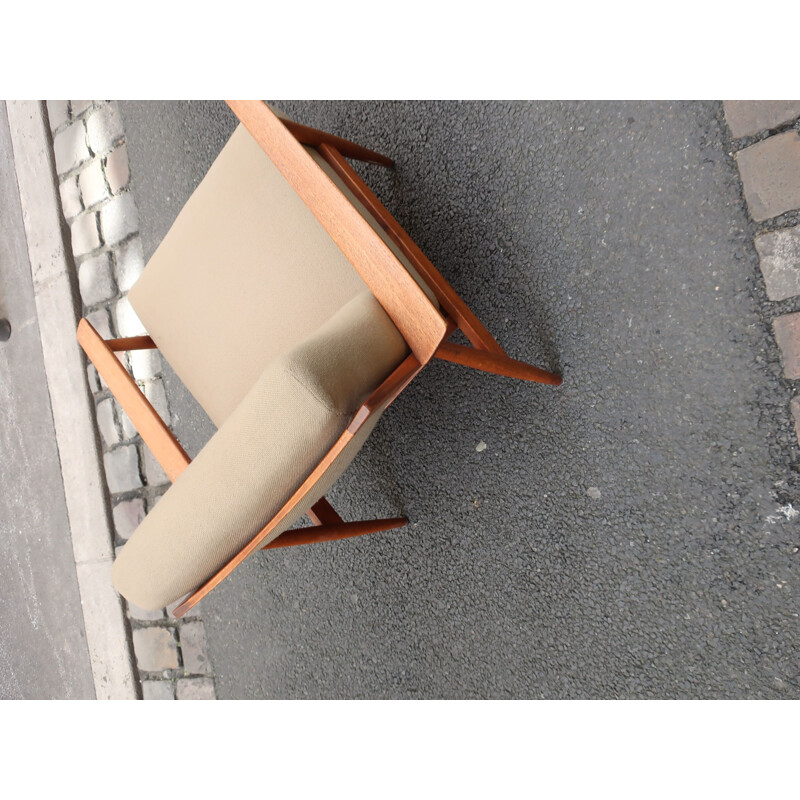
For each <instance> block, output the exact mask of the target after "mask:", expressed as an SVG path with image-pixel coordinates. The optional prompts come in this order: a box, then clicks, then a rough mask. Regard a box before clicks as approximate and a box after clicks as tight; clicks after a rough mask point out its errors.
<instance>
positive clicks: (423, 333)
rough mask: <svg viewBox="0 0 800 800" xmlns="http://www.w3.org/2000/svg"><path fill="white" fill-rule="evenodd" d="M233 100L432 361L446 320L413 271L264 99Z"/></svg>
mask: <svg viewBox="0 0 800 800" xmlns="http://www.w3.org/2000/svg"><path fill="white" fill-rule="evenodd" d="M228 105H229V106H230V107H231V110H232V111H233V113H234V114H236V116H237V117H238V118H239V120H240V121H241V122H242V124H243V125H244V126H245V127H246V128H247V130H248V131H250V134H251V135H252V136H253V138H254V139H255V140H256V141H257V142H258V144H259V145H260V146H261V149H262V150H263V151H264V152H265V153H266V154H267V156H268V157H269V158H270V160H271V161H272V162H273V163H274V164H275V166H276V167H277V168H278V170H279V172H280V173H281V174H282V175H283V177H284V178H286V180H287V181H288V183H289V185H290V186H291V187H292V188H293V189H294V191H295V192H296V193H297V195H298V196H299V197H300V199H301V200H302V201H303V202H304V203H305V204H306V205H307V206H308V208H309V210H310V211H311V212H312V213H313V214H314V216H315V217H316V218H317V220H319V222H320V224H321V225H322V227H323V228H325V230H326V231H327V232H328V234H329V236H330V237H331V239H333V241H334V242H335V243H336V245H337V246H338V247H339V249H340V250H341V251H342V253H343V254H344V256H345V258H347V260H348V261H349V262H350V263H351V264H352V265H353V267H354V269H355V270H356V272H358V274H359V275H360V276H361V278H362V279H363V281H364V283H366V284H367V286H369V288H370V289H371V290H372V293H373V294H374V295H375V297H376V298H377V300H378V302H379V303H380V304H381V305H382V306H383V308H384V309H385V311H386V313H387V314H388V315H389V316H390V317H391V319H392V321H393V322H394V324H395V325H396V326H397V328H398V330H399V331H400V333H402V334H403V338H404V339H405V340H406V342H408V346H409V347H410V348H411V351H412V352H413V353H414V355H415V356H416V357H417V360H418V361H419V362H420V363H421V364H426V363H427V362H428V361H430V359H431V358H433V354H434V352H435V350H436V348H437V347H438V346H439V343H440V342H441V341H442V340H443V339H444V334H445V329H446V326H445V321H444V318H443V317H442V315H441V314H440V313H439V310H438V309H437V308H436V307H435V306H434V305H433V303H431V301H430V300H429V299H428V297H427V295H426V294H425V292H423V291H422V289H421V288H420V287H419V285H418V284H417V282H416V281H415V280H414V278H413V277H412V276H411V275H410V274H409V272H408V270H407V269H406V268H405V267H404V266H403V265H402V264H401V263H400V261H398V259H397V257H396V256H395V255H394V253H392V251H391V250H390V249H389V247H388V246H387V245H386V243H385V242H384V241H383V240H382V239H381V238H380V237H379V236H376V235H375V231H374V230H373V229H372V228H371V227H370V224H369V223H368V222H367V221H366V220H365V219H364V218H363V217H362V216H361V214H359V213H358V211H357V210H356V209H355V208H354V207H353V205H352V204H351V203H350V201H349V200H348V199H347V198H346V197H345V196H344V195H343V194H342V193H341V191H339V188H338V187H337V186H336V184H334V182H333V181H332V180H331V179H330V178H329V177H328V175H326V174H325V171H324V170H323V169H322V167H320V166H319V164H317V163H316V161H314V159H313V158H312V157H311V156H310V155H309V154H308V153H307V152H306V151H305V149H304V148H303V145H301V144H300V142H298V141H297V139H295V138H294V136H293V135H292V133H291V132H290V131H289V129H288V128H287V127H286V126H285V124H284V123H283V122H282V121H281V120H280V119H278V117H276V116H275V114H274V113H273V112H272V111H271V110H270V109H269V108H268V107H267V106H266V105H265V104H264V103H263V102H261V101H241V100H229V101H228Z"/></svg>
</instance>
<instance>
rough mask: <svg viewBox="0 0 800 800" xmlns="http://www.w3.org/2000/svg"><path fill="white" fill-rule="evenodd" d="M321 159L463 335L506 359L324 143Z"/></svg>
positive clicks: (501, 349)
mask: <svg viewBox="0 0 800 800" xmlns="http://www.w3.org/2000/svg"><path fill="white" fill-rule="evenodd" d="M317 149H318V150H319V153H320V155H321V156H322V157H323V158H324V159H325V160H326V161H327V162H328V163H329V164H330V165H331V167H332V168H333V170H334V172H336V174H337V175H338V176H339V177H340V178H341V179H342V182H343V183H344V184H345V186H347V188H348V189H350V191H351V192H352V193H353V194H354V195H355V196H356V198H357V199H358V200H359V201H360V202H361V203H362V204H363V205H364V206H365V207H366V209H367V211H369V213H370V214H372V216H373V217H375V219H376V220H377V222H378V223H379V224H380V226H381V227H382V228H383V229H384V230H385V231H386V233H387V234H388V235H389V236H390V237H391V239H392V241H393V242H394V243H395V244H396V245H397V246H398V247H399V248H400V250H401V251H402V253H403V255H404V256H405V257H406V258H407V259H408V260H409V261H410V262H411V263H412V264H413V266H414V269H416V270H417V272H418V273H419V274H420V277H421V278H422V280H424V281H425V283H427V284H428V286H430V288H431V290H432V291H433V293H434V294H435V295H436V298H437V299H438V300H439V302H440V303H441V305H442V308H444V309H445V311H447V313H448V314H449V315H450V316H451V317H452V318H453V319H454V320H455V321H456V323H457V324H458V327H459V328H461V330H462V331H464V335H465V336H466V337H467V338H468V339H469V340H470V342H472V344H474V345H475V347H478V348H480V349H481V350H489V351H490V352H493V353H497V354H498V355H504V354H505V351H504V350H503V348H502V347H501V346H500V345H499V344H498V343H497V341H496V340H495V338H494V337H493V336H492V334H491V333H489V331H488V329H487V328H486V326H485V325H484V324H483V323H482V322H481V321H480V320H479V319H478V318H477V317H476V316H475V314H474V313H473V311H472V309H471V308H470V307H469V306H468V305H467V304H466V303H465V302H464V301H463V300H462V299H461V298H460V297H459V296H458V295H457V294H456V291H455V289H453V287H452V286H451V285H450V284H449V283H448V282H447V281H446V280H445V279H444V277H443V276H442V274H441V272H439V270H438V269H436V267H435V266H434V265H433V264H432V263H431V261H430V260H429V259H428V258H427V256H426V255H425V254H424V253H423V252H422V250H420V249H419V247H418V246H417V245H416V244H415V242H414V240H413V239H412V238H411V237H410V236H409V235H408V234H407V233H406V232H405V230H404V229H403V228H402V227H401V226H400V223H398V222H397V220H396V219H395V218H394V217H393V216H392V215H391V214H390V213H389V210H388V209H387V208H386V206H384V205H383V203H381V201H380V200H378V198H377V197H376V196H375V194H374V192H373V191H372V190H371V189H370V188H369V187H368V186H367V184H366V183H364V181H363V180H361V178H360V177H359V175H358V174H357V173H356V172H355V170H354V169H353V168H352V167H351V166H350V165H349V164H348V163H347V162H346V161H345V160H344V158H342V155H341V153H339V152H337V151H336V150H335V149H333V148H332V147H330V146H329V145H327V144H325V143H323V144H321V145H320V146H319V147H318V148H317Z"/></svg>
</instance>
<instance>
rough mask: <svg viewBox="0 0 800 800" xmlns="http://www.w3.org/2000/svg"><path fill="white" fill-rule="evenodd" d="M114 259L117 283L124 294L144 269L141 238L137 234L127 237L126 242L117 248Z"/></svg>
mask: <svg viewBox="0 0 800 800" xmlns="http://www.w3.org/2000/svg"><path fill="white" fill-rule="evenodd" d="M114 259H115V263H116V270H117V285H118V286H119V290H120V291H121V292H122V293H123V294H124V293H127V292H128V291H129V290H130V289H131V288H132V287H133V284H134V283H136V281H137V280H139V276H140V275H141V274H142V271H143V270H144V253H143V252H142V240H141V239H140V238H139V237H138V236H134V237H132V238H131V239H128V241H127V242H124V243H123V244H121V245H120V246H119V247H118V248H117V251H116V253H115V254H114Z"/></svg>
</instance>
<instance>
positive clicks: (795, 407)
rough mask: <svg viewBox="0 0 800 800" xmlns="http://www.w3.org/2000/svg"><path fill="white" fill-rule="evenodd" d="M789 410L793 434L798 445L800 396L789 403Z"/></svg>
mask: <svg viewBox="0 0 800 800" xmlns="http://www.w3.org/2000/svg"><path fill="white" fill-rule="evenodd" d="M789 409H790V411H791V412H792V418H793V419H794V433H795V436H797V442H798V444H800V395H798V396H797V397H793V398H792V402H791V403H789Z"/></svg>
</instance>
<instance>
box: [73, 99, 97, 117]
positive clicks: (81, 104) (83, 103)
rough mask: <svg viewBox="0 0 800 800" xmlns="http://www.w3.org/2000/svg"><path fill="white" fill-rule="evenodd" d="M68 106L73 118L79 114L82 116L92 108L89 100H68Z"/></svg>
mask: <svg viewBox="0 0 800 800" xmlns="http://www.w3.org/2000/svg"><path fill="white" fill-rule="evenodd" d="M70 104H71V106H72V116H73V117H77V116H78V115H79V114H83V112H84V111H87V110H88V109H90V108H91V107H92V101H91V100H70Z"/></svg>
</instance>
